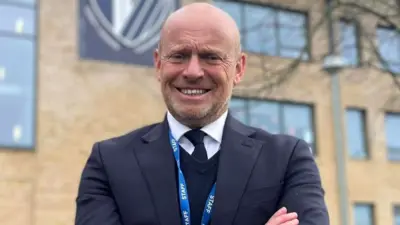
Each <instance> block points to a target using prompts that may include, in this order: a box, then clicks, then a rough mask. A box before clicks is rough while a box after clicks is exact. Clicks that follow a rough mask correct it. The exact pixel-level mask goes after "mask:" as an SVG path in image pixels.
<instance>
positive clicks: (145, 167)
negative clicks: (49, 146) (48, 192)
mask: <svg viewBox="0 0 400 225" xmlns="http://www.w3.org/2000/svg"><path fill="white" fill-rule="evenodd" d="M168 130H169V127H168V122H167V120H166V119H165V120H164V121H163V122H161V123H157V124H153V125H149V126H146V127H143V128H140V129H137V130H134V131H132V132H131V133H128V134H125V135H123V136H120V137H115V138H112V139H109V140H104V141H101V142H97V143H95V144H94V145H93V149H92V151H91V154H90V156H89V159H88V161H87V163H86V165H85V167H84V169H83V172H82V176H81V180H80V184H79V190H78V196H77V199H76V206H77V209H76V218H75V224H76V225H153V224H154V225H181V219H180V207H179V198H178V188H177V179H176V165H175V159H174V157H173V153H172V148H171V146H170V144H169V137H168ZM220 151H221V152H220V161H219V167H218V175H217V186H216V194H215V202H214V209H213V214H212V218H211V225H264V224H265V223H266V222H267V221H268V220H269V218H270V217H271V216H272V215H273V214H274V213H275V212H276V211H277V210H278V209H279V208H280V207H283V206H285V207H287V208H288V210H289V211H290V212H297V213H298V215H299V217H298V218H299V221H300V224H301V225H329V217H328V212H327V208H326V204H325V201H324V190H323V188H322V185H321V179H320V174H319V170H318V168H317V165H316V163H315V161H314V158H313V155H312V153H311V152H310V149H309V147H308V145H307V144H306V143H305V142H304V141H303V140H300V139H297V138H295V137H291V136H287V135H272V134H270V133H268V132H266V131H263V130H261V129H256V128H253V127H249V126H246V125H244V124H242V123H240V122H239V121H237V120H236V119H234V118H233V117H232V116H231V115H229V114H228V118H227V121H226V125H225V128H224V134H223V138H222V144H221V149H220Z"/></svg>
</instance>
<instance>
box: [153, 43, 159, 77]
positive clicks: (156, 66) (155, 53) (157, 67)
mask: <svg viewBox="0 0 400 225" xmlns="http://www.w3.org/2000/svg"><path fill="white" fill-rule="evenodd" d="M153 60H154V67H155V69H156V73H157V80H158V81H160V68H161V56H160V51H159V49H156V50H155V51H154V53H153Z"/></svg>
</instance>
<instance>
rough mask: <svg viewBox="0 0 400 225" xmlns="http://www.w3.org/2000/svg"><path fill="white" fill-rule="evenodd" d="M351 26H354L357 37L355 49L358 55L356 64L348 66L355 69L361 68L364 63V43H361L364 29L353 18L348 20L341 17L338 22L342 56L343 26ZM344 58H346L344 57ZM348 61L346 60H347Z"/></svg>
mask: <svg viewBox="0 0 400 225" xmlns="http://www.w3.org/2000/svg"><path fill="white" fill-rule="evenodd" d="M343 24H345V25H351V26H354V33H355V34H354V35H355V42H356V43H355V46H354V48H355V49H356V53H357V62H356V63H355V64H353V63H349V64H348V65H349V66H350V67H354V68H360V67H361V66H362V64H363V63H362V62H363V52H362V50H363V49H362V48H363V46H362V42H361V35H362V27H361V24H360V21H358V20H357V19H353V18H346V17H341V18H340V19H339V21H338V25H339V34H340V39H339V40H340V41H339V43H340V46H341V51H340V53H341V55H342V56H343V49H342V48H343V46H342V40H343V39H342V37H343V35H342V25H343ZM343 57H344V56H343ZM344 58H345V57H344ZM345 59H346V58H345Z"/></svg>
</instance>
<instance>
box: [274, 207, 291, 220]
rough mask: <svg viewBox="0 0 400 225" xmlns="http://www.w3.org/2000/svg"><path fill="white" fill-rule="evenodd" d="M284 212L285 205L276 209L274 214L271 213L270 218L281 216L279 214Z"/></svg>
mask: <svg viewBox="0 0 400 225" xmlns="http://www.w3.org/2000/svg"><path fill="white" fill-rule="evenodd" d="M286 213H287V209H286V207H282V208H280V209H279V210H278V211H276V212H275V213H274V215H272V217H271V219H272V218H276V217H278V216H281V215H283V214H286Z"/></svg>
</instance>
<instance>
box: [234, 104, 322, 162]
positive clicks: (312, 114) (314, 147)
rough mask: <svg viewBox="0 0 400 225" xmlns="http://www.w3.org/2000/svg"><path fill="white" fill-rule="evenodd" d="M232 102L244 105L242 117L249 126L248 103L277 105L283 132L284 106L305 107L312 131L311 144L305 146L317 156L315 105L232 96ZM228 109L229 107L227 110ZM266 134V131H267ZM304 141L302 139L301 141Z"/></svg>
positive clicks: (280, 127)
mask: <svg viewBox="0 0 400 225" xmlns="http://www.w3.org/2000/svg"><path fill="white" fill-rule="evenodd" d="M232 100H239V101H241V102H242V103H241V104H243V105H244V107H243V110H244V117H245V123H246V124H249V123H250V120H249V118H250V111H251V110H250V106H249V105H250V102H254V101H258V102H262V103H272V104H277V105H278V116H279V118H278V120H279V129H280V130H284V128H285V125H286V124H285V120H284V118H283V116H284V106H285V105H293V106H296V105H297V106H305V107H307V109H308V110H309V112H310V118H308V119H309V120H310V129H311V131H312V138H313V143H312V144H310V143H308V142H307V144H309V145H310V147H311V148H312V152H313V155H314V156H317V155H318V149H317V146H318V140H317V136H318V135H317V130H316V121H315V120H316V118H315V116H316V112H315V105H314V104H312V103H308V102H299V101H291V100H278V99H271V98H255V97H242V96H232V98H231V101H232ZM228 109H230V107H229V108H228ZM267 132H268V130H267ZM303 140H304V139H303Z"/></svg>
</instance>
